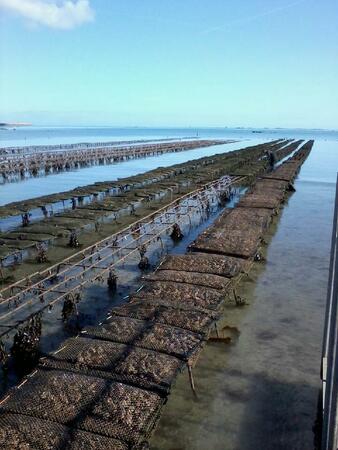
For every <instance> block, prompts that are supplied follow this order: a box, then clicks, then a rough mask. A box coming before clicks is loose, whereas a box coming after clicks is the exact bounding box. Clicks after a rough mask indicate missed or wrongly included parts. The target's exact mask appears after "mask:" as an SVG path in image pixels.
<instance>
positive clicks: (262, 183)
mask: <svg viewBox="0 0 338 450" xmlns="http://www.w3.org/2000/svg"><path fill="white" fill-rule="evenodd" d="M288 187H289V183H288V182H287V181H281V180H273V179H270V180H269V179H262V180H258V181H257V183H256V184H255V185H254V189H255V191H260V190H262V191H264V190H265V189H275V190H279V191H285V190H287V189H288Z"/></svg>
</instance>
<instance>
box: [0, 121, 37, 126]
mask: <svg viewBox="0 0 338 450" xmlns="http://www.w3.org/2000/svg"><path fill="white" fill-rule="evenodd" d="M31 125H32V124H31V123H28V122H16V123H10V122H0V127H30V126H31Z"/></svg>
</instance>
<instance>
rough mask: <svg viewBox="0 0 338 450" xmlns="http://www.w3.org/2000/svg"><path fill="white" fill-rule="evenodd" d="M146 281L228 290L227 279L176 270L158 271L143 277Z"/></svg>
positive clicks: (228, 283) (228, 281)
mask: <svg viewBox="0 0 338 450" xmlns="http://www.w3.org/2000/svg"><path fill="white" fill-rule="evenodd" d="M143 279H144V280H146V281H173V282H174V283H184V284H193V285H195V286H205V287H210V288H213V289H219V290H224V289H227V288H229V285H230V283H231V281H230V279H229V278H225V277H220V276H219V275H211V274H208V273H198V272H184V271H179V272H178V271H176V270H159V271H157V272H154V273H152V274H149V275H146V276H145V277H143Z"/></svg>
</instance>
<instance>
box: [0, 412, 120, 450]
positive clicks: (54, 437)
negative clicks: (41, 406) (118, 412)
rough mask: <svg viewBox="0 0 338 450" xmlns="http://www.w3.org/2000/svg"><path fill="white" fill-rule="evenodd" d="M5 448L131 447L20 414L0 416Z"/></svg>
mask: <svg viewBox="0 0 338 450" xmlns="http://www.w3.org/2000/svg"><path fill="white" fill-rule="evenodd" d="M0 448H1V449H2V450H16V449H17V450H19V449H20V450H30V449H31V450H108V449H109V450H128V449H129V446H127V445H126V444H125V443H123V442H121V441H118V440H115V439H111V438H108V437H104V436H100V435H98V434H93V433H88V432H86V431H80V430H72V429H70V428H68V427H66V426H63V425H60V424H58V423H55V422H51V421H47V420H40V419H37V418H35V417H29V416H24V415H21V414H6V413H4V414H1V415H0Z"/></svg>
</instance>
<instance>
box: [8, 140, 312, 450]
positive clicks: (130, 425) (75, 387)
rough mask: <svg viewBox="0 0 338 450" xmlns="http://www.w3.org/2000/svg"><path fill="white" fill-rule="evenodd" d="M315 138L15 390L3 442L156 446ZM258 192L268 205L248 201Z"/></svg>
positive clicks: (93, 446) (44, 446)
mask: <svg viewBox="0 0 338 450" xmlns="http://www.w3.org/2000/svg"><path fill="white" fill-rule="evenodd" d="M312 144H313V142H312V141H309V142H308V143H307V144H305V145H304V146H303V147H302V148H301V149H300V150H298V151H297V152H296V153H295V154H294V155H293V156H292V158H291V159H290V160H289V161H287V162H285V163H284V164H282V165H281V166H280V167H279V168H278V169H276V171H274V172H272V173H271V174H269V175H267V176H265V177H262V178H261V179H260V180H259V181H258V187H257V190H256V189H255V186H253V187H252V189H251V191H250V192H249V193H247V194H246V195H245V196H244V197H243V202H242V205H241V207H239V208H236V209H235V210H234V211H232V212H230V213H228V212H227V213H225V214H223V215H222V216H221V217H220V218H219V220H217V221H216V222H215V223H214V225H212V226H211V227H210V228H209V229H208V230H207V231H206V232H205V233H202V234H201V236H200V237H198V238H197V239H196V241H195V242H194V243H192V244H191V245H190V247H189V249H190V251H191V253H188V254H186V255H178V256H169V257H167V258H166V259H165V261H164V262H163V264H162V265H161V266H160V267H159V269H158V270H157V271H156V272H155V274H153V275H150V276H148V277H147V281H146V282H145V285H144V286H143V288H142V289H141V290H139V292H137V293H136V294H135V295H133V296H131V298H130V301H129V302H128V303H126V304H124V305H122V306H118V307H116V308H114V309H113V310H112V312H111V314H110V316H109V317H108V318H107V320H106V321H105V322H104V323H103V324H102V325H100V326H97V327H87V328H86V329H85V330H84V332H83V333H82V335H81V337H78V338H75V339H74V338H72V339H69V340H67V341H66V343H65V344H64V345H63V346H62V348H61V349H60V350H59V351H57V352H55V354H53V355H49V356H47V357H46V358H44V359H43V360H42V361H41V363H40V367H39V369H38V370H37V371H36V372H35V373H34V374H33V375H31V376H29V377H28V378H27V379H26V380H25V382H23V383H22V384H21V385H20V386H19V387H18V388H14V389H12V390H11V392H10V394H9V395H8V396H7V397H6V398H5V399H3V400H2V402H1V406H0V424H1V425H2V426H1V427H0V445H2V447H1V448H5V449H11V448H20V449H22V450H26V449H27V450H28V449H30V448H36V449H43V450H45V449H46V450H49V449H52V448H53V449H54V448H55V449H59V448H60V449H61V448H69V449H75V450H78V449H80V448H81V449H82V448H86V449H87V448H88V449H101V448H109V449H113V450H114V449H116V450H124V449H127V448H128V449H130V448H133V449H135V450H136V449H140V446H143V445H146V444H145V441H146V440H147V439H148V438H149V436H150V434H151V431H152V430H153V428H154V426H155V425H156V422H157V420H158V418H159V415H160V411H161V408H162V406H163V405H164V403H165V401H166V398H167V395H168V393H169V389H170V386H171V385H172V384H173V383H174V381H175V378H176V376H177V374H178V373H179V372H180V371H181V370H182V369H183V367H184V365H185V364H188V365H192V364H193V363H195V362H196V359H197V356H198V354H199V352H200V350H201V349H202V346H203V344H204V342H205V340H206V336H207V334H208V330H210V328H211V326H212V325H213V324H214V323H215V321H217V319H218V318H219V317H220V315H221V313H222V306H223V305H224V303H225V295H226V293H227V291H229V289H230V288H232V287H233V286H234V284H233V283H235V282H236V280H238V277H240V276H241V274H243V273H244V272H246V271H247V270H248V268H249V265H248V263H249V262H251V261H252V260H253V259H254V257H255V255H256V252H257V251H258V248H259V244H260V241H261V239H262V237H263V234H264V231H265V230H266V228H267V226H268V225H269V223H270V221H271V217H272V214H273V212H272V209H271V207H270V206H269V205H270V200H271V193H272V192H273V193H274V195H273V196H272V197H273V199H276V202H277V199H278V205H277V206H279V205H280V203H281V202H282V201H283V199H284V197H285V195H286V191H287V189H288V185H289V183H290V182H291V181H292V180H293V179H294V177H295V176H296V174H297V172H298V170H299V168H300V166H301V164H302V163H303V162H304V160H305V159H306V157H307V156H308V154H309V152H310V150H311V148H312ZM265 185H266V191H265V189H264V186H265ZM266 193H267V194H266ZM255 196H256V197H257V198H258V197H259V198H260V202H261V203H260V204H261V205H262V206H259V207H257V208H256V207H252V206H250V208H246V207H245V201H246V200H247V201H248V202H250V198H251V199H252V198H253V197H255ZM251 204H253V201H251ZM220 253H222V255H220ZM233 254H235V255H236V256H238V257H236V258H235V257H233ZM158 277H160V278H158ZM164 278H165V280H164ZM216 280H217V281H216ZM203 282H204V283H207V284H208V285H211V284H212V283H214V286H215V285H217V286H218V289H215V288H214V287H213V288H211V287H207V286H202V285H201V283H203ZM215 283H216V284H215ZM217 283H219V284H217ZM222 283H225V284H222ZM220 287H222V288H220ZM58 368H59V369H58ZM60 368H62V370H60ZM97 374H100V375H97ZM110 376H111V377H122V378H120V379H123V382H120V381H117V379H109V377H110ZM123 377H124V378H123ZM147 383H148V384H147ZM137 384H138V386H139V387H137V386H136V385H137ZM154 386H158V388H159V392H156V391H155V390H154ZM141 387H142V388H141ZM161 388H166V390H165V391H162V392H161V391H160V390H161ZM65 442H66V444H64V443H65ZM66 445H67V446H66Z"/></svg>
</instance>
